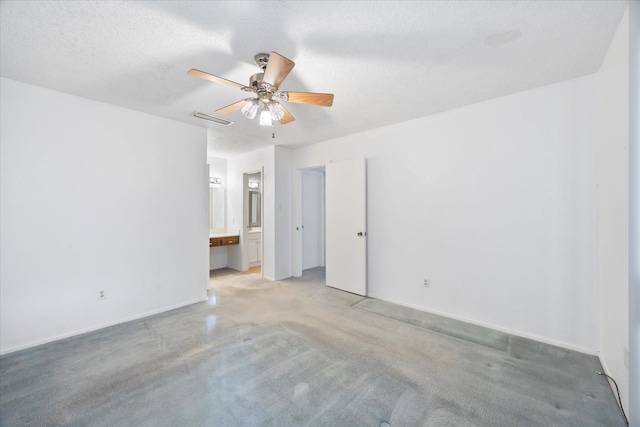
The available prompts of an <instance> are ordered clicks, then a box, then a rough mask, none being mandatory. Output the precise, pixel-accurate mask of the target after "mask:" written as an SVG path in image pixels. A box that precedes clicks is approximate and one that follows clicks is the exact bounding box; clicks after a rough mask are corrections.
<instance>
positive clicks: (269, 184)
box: [227, 146, 276, 280]
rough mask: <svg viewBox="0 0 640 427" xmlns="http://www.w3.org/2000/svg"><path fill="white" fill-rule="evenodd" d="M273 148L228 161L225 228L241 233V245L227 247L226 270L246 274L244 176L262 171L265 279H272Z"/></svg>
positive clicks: (273, 260) (273, 218) (246, 233)
mask: <svg viewBox="0 0 640 427" xmlns="http://www.w3.org/2000/svg"><path fill="white" fill-rule="evenodd" d="M274 151H275V149H274V147H273V146H269V147H265V148H263V149H261V150H256V151H253V152H251V153H248V154H243V155H239V156H236V157H232V158H229V159H227V181H228V185H227V191H228V199H227V200H228V202H229V203H228V206H227V213H228V216H227V228H234V229H239V230H240V244H239V245H234V246H229V247H228V252H229V260H228V266H229V267H230V268H233V269H235V270H239V271H246V270H247V268H248V266H249V263H248V260H247V250H246V242H247V240H248V232H247V228H246V227H245V226H244V223H243V218H244V215H245V213H244V212H245V211H244V209H245V208H244V191H243V190H244V174H245V173H252V172H258V171H261V170H262V169H263V168H264V172H263V174H262V184H263V188H262V203H263V210H262V245H263V248H264V251H263V259H262V274H263V276H264V277H265V278H267V279H270V280H274V278H275V230H276V228H275V212H274V200H275V171H274V167H275V161H274V157H275V154H274Z"/></svg>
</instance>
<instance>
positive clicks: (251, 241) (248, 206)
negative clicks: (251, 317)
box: [243, 171, 262, 276]
mask: <svg viewBox="0 0 640 427" xmlns="http://www.w3.org/2000/svg"><path fill="white" fill-rule="evenodd" d="M244 202H245V203H244V206H245V209H244V215H243V217H244V226H245V228H246V230H247V233H246V236H247V240H246V242H247V244H246V256H247V261H248V267H249V273H252V274H258V275H260V276H262V172H261V171H259V172H251V173H245V174H244Z"/></svg>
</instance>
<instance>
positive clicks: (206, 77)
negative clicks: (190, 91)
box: [188, 68, 250, 90]
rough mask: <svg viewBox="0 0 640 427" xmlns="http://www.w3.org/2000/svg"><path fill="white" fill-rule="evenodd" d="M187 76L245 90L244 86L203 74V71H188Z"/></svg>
mask: <svg viewBox="0 0 640 427" xmlns="http://www.w3.org/2000/svg"><path fill="white" fill-rule="evenodd" d="M188 73H189V74H191V75H192V76H195V77H200V78H201V79H205V80H209V81H212V82H214V83H221V84H223V85H227V86H231V87H235V88H238V89H242V90H246V89H250V88H247V87H246V86H245V85H241V84H240V83H236V82H232V81H231V80H227V79H223V78H222V77H218V76H214V75H213V74H209V73H205V72H204V71H200V70H196V69H195V68H193V69H191V70H189V71H188Z"/></svg>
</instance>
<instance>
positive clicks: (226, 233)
mask: <svg viewBox="0 0 640 427" xmlns="http://www.w3.org/2000/svg"><path fill="white" fill-rule="evenodd" d="M239 235H240V230H219V229H218V230H209V238H212V237H232V236H239Z"/></svg>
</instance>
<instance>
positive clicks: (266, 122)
mask: <svg viewBox="0 0 640 427" xmlns="http://www.w3.org/2000/svg"><path fill="white" fill-rule="evenodd" d="M260 126H273V117H272V116H271V111H269V109H268V108H264V109H263V110H262V111H261V112H260Z"/></svg>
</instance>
